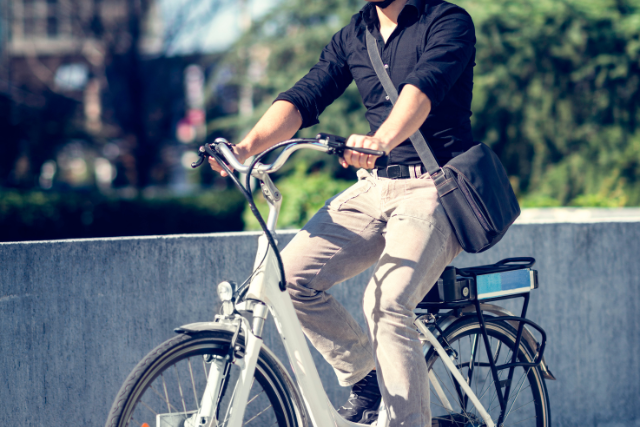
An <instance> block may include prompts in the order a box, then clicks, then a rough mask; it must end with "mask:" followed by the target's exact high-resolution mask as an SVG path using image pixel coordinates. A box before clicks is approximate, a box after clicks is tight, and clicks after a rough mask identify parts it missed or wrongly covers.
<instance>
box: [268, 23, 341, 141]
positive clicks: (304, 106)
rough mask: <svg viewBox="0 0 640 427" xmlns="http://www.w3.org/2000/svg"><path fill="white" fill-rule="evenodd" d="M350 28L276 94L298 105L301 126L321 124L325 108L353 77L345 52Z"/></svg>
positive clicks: (337, 36)
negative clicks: (317, 59)
mask: <svg viewBox="0 0 640 427" xmlns="http://www.w3.org/2000/svg"><path fill="white" fill-rule="evenodd" d="M346 31H347V30H346V29H343V30H342V31H340V32H338V33H336V34H335V35H334V36H333V37H332V39H331V42H330V43H329V44H328V45H327V46H325V48H324V49H323V50H322V54H321V55H320V60H319V61H318V63H317V64H316V65H314V66H313V68H311V70H309V72H308V73H307V75H306V76H304V77H303V78H302V79H300V80H299V81H298V82H297V83H296V84H295V85H294V86H293V87H292V88H291V89H289V90H288V91H286V92H282V93H281V94H280V95H278V97H277V98H276V101H279V100H284V101H289V102H290V103H292V104H293V105H295V106H296V108H297V109H298V111H299V112H300V115H301V116H302V126H301V127H300V128H301V129H302V128H306V127H309V126H313V125H315V124H317V123H318V117H320V114H322V112H323V111H324V109H325V108H327V106H329V104H331V103H332V102H333V101H335V100H336V99H337V98H338V97H339V96H340V95H342V94H343V93H344V91H345V90H346V89H347V87H348V86H349V84H351V81H352V80H353V77H352V75H351V71H350V70H349V66H348V65H347V61H346V55H345V43H346V37H347V34H346Z"/></svg>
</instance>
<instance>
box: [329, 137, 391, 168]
mask: <svg viewBox="0 0 640 427" xmlns="http://www.w3.org/2000/svg"><path fill="white" fill-rule="evenodd" d="M347 146H348V147H359V148H368V149H370V150H379V151H384V152H385V153H387V154H389V153H388V148H387V147H386V144H385V143H384V142H383V141H382V140H381V139H380V138H376V137H375V136H367V135H351V136H350V137H349V139H348V140H347ZM377 158H378V156H373V155H371V154H363V153H358V152H357V151H353V150H344V158H342V159H340V164H341V165H342V167H343V168H347V167H349V165H351V166H354V167H356V168H364V169H373V166H374V164H375V163H376V159H377Z"/></svg>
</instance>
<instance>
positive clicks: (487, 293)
mask: <svg viewBox="0 0 640 427" xmlns="http://www.w3.org/2000/svg"><path fill="white" fill-rule="evenodd" d="M537 279H538V272H537V271H536V270H532V269H530V268H523V269H520V270H511V271H503V272H499V273H490V274H479V275H478V276H476V290H477V295H478V299H480V300H482V299H488V298H497V297H502V296H505V295H514V294H522V293H525V292H530V291H531V289H535V288H537V287H538V280H537Z"/></svg>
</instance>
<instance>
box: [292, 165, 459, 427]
mask: <svg viewBox="0 0 640 427" xmlns="http://www.w3.org/2000/svg"><path fill="white" fill-rule="evenodd" d="M413 176H414V177H413V178H410V179H387V178H379V177H377V176H376V174H375V171H374V172H368V171H366V170H364V169H361V170H359V171H358V182H357V183H356V184H354V185H353V186H351V187H350V188H348V189H347V190H345V191H344V192H342V193H340V194H338V195H337V196H335V197H333V198H332V199H329V200H328V201H327V203H326V204H325V206H324V207H323V208H321V209H320V210H319V211H318V213H317V214H316V215H315V216H314V217H313V218H312V219H311V220H310V221H309V223H308V224H307V225H305V227H304V228H303V229H302V230H301V231H300V232H299V233H298V234H297V235H296V236H295V237H294V239H293V240H292V241H291V242H290V243H289V244H288V245H287V247H286V248H285V249H284V251H283V252H282V257H283V261H284V266H285V271H286V277H287V282H288V289H289V293H290V294H291V298H292V300H293V304H294V307H295V309H296V311H297V314H298V317H299V319H300V322H301V323H302V327H303V330H304V332H305V334H306V335H307V337H308V338H309V340H310V341H311V343H312V344H313V345H314V346H315V347H316V348H317V349H318V351H319V352H320V353H321V354H322V355H323V357H324V358H325V359H326V360H327V362H329V364H331V366H333V368H334V370H335V372H336V375H337V376H338V380H339V382H340V384H341V385H343V386H350V385H352V384H354V383H356V382H358V381H359V380H361V379H362V378H364V376H365V375H366V374H367V373H368V372H369V371H371V369H373V368H374V367H376V368H377V374H378V382H379V384H380V389H381V391H382V395H383V398H384V401H385V403H386V404H387V407H388V408H389V414H390V417H391V426H393V427H395V426H406V427H424V426H431V413H430V409H429V382H428V375H427V367H426V363H425V361H424V357H423V354H422V345H421V343H420V341H419V339H418V333H417V331H416V330H415V327H414V326H413V321H412V320H413V314H412V312H413V310H414V309H415V307H416V305H417V304H418V303H419V302H420V301H421V300H422V298H423V297H424V295H426V293H427V292H428V291H429V289H431V287H432V286H433V285H434V283H435V282H436V281H437V279H438V277H439V276H440V274H441V273H442V271H444V268H445V267H446V266H447V265H448V264H449V263H450V262H451V261H452V260H453V258H455V256H456V255H457V254H458V253H460V251H461V248H460V245H459V244H458V242H457V240H456V238H455V236H454V234H453V232H452V229H451V226H450V224H449V221H448V219H447V217H446V214H445V212H444V209H443V208H442V206H441V205H440V203H439V200H438V196H437V192H436V188H435V185H434V184H433V181H432V180H431V177H430V176H429V175H428V174H424V175H422V176H419V177H416V172H415V171H414V172H413ZM374 263H377V264H376V267H375V272H374V274H373V277H372V278H371V280H370V281H369V284H368V285H367V288H366V290H365V293H364V298H363V309H364V314H365V319H366V320H367V324H368V329H369V331H368V333H365V332H363V331H362V329H361V328H360V326H359V325H358V324H357V322H356V321H355V320H354V319H353V317H352V316H351V315H350V314H349V312H348V311H347V310H346V309H345V308H344V307H343V306H342V305H341V304H339V303H338V302H337V301H336V300H335V299H334V298H333V297H332V296H331V295H330V294H328V293H327V292H325V291H327V290H328V289H329V288H331V287H332V286H333V285H335V284H337V283H340V282H342V281H344V280H346V279H349V278H351V277H353V276H355V275H357V274H359V273H361V272H363V271H364V270H366V269H367V268H368V267H370V266H371V265H373V264H374Z"/></svg>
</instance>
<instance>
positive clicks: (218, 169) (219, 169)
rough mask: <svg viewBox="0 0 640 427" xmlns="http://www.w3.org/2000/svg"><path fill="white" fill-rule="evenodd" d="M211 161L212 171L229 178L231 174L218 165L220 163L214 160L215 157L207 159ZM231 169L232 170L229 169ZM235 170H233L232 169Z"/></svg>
mask: <svg viewBox="0 0 640 427" xmlns="http://www.w3.org/2000/svg"><path fill="white" fill-rule="evenodd" d="M207 160H208V161H209V166H211V169H213V170H214V171H216V172H218V173H220V176H228V175H229V174H228V173H227V172H226V171H225V170H224V169H222V166H220V164H218V162H217V161H216V160H215V159H214V158H213V157H209V158H208V159H207ZM229 169H231V168H229ZM231 170H233V169H231Z"/></svg>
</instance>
